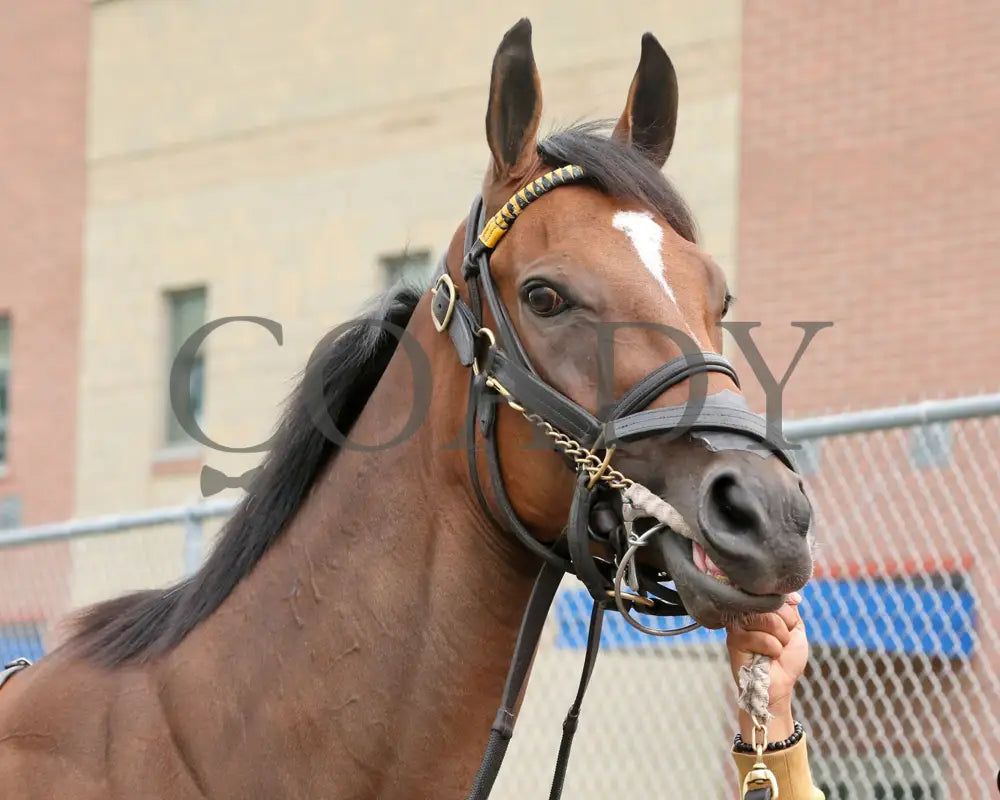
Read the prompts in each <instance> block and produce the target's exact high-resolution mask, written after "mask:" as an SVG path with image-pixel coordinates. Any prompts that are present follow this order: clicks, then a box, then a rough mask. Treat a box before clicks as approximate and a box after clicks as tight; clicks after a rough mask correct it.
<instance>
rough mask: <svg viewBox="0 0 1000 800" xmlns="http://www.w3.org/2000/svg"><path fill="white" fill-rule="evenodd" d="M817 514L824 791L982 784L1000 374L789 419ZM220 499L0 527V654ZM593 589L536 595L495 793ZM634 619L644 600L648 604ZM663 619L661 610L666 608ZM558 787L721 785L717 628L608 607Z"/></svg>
mask: <svg viewBox="0 0 1000 800" xmlns="http://www.w3.org/2000/svg"><path fill="white" fill-rule="evenodd" d="M785 431H786V435H788V437H789V438H790V439H794V440H796V441H798V442H799V443H800V444H801V449H800V450H798V452H797V455H796V457H797V459H798V461H799V463H800V465H801V468H802V470H803V472H804V474H805V476H806V480H807V485H808V488H809V491H810V495H811V497H812V499H813V504H814V507H815V510H816V514H817V538H818V540H819V550H818V554H817V556H818V567H817V572H816V576H815V578H814V580H813V581H812V582H811V583H810V585H809V586H808V587H807V588H806V590H805V591H804V592H803V594H804V597H805V599H804V602H803V606H802V613H803V616H804V617H805V619H806V623H807V626H808V630H809V636H810V642H811V658H810V665H809V669H808V671H807V673H806V677H805V679H804V680H803V681H802V683H801V686H800V689H799V691H798V695H797V703H796V707H795V712H796V716H797V717H798V718H799V719H800V720H801V721H802V722H803V723H804V725H805V726H806V729H807V731H808V735H809V738H810V745H809V747H810V761H811V764H812V768H813V775H814V779H815V781H816V782H817V784H818V785H819V786H820V787H821V788H822V789H823V790H824V791H825V792H826V796H827V798H828V799H829V800H841V799H842V798H872V799H876V798H877V799H879V800H881V798H921V799H924V800H929V799H930V798H934V799H935V800H944V798H980V797H981V798H986V797H990V796H992V795H991V792H992V791H993V788H992V787H993V785H994V780H995V775H996V770H997V767H998V766H1000V734H998V731H1000V725H997V724H996V723H997V721H998V720H1000V677H998V674H997V673H998V668H1000V631H998V628H1000V585H998V584H1000V582H998V580H997V575H998V574H1000V503H998V500H997V497H996V486H997V475H998V474H1000V395H993V396H986V397H977V398H965V399H959V400H953V401H941V402H933V403H925V404H922V405H919V406H909V407H900V408H894V409H884V410H879V411H873V412H862V413H858V414H845V415H839V416H836V417H827V418H820V419H814V420H804V421H799V422H795V423H789V424H788V425H786V429H785ZM231 507H232V504H231V503H230V502H228V501H218V502H212V503H206V504H203V505H201V506H197V507H192V508H182V509H167V510H160V511H147V512H143V513H142V514H137V515H127V516H124V515H123V516H115V517H106V518H101V519H97V520H88V521H84V522H75V523H66V524H62V525H50V526H42V527H38V528H32V529H22V530H19V531H13V532H8V533H6V534H0V580H2V581H3V584H2V585H3V586H4V589H3V591H0V656H3V657H5V658H7V657H13V656H14V655H27V656H29V657H35V658H37V657H39V656H40V655H42V654H43V653H44V652H45V650H46V649H48V648H50V647H51V646H52V645H53V644H54V643H55V642H57V641H58V638H59V634H60V628H59V627H58V625H57V624H56V622H57V620H58V619H60V618H62V617H64V615H65V614H66V612H67V611H71V610H73V609H75V608H78V607H80V606H81V605H84V604H86V603H89V602H92V601H94V600H97V599H100V598H103V597H107V596H112V595H114V594H117V593H119V592H121V591H125V590H127V589H131V588H137V587H142V586H149V585H163V584H165V583H167V582H169V581H171V580H174V579H176V578H178V577H179V576H181V575H182V574H184V573H185V572H189V571H191V570H193V569H195V568H196V566H197V564H198V562H199V560H200V558H201V556H202V554H203V551H204V549H205V543H206V542H210V540H211V538H212V536H213V533H214V531H216V530H217V529H218V526H219V525H220V524H221V521H222V519H223V518H224V516H225V515H226V514H227V513H228V512H229V510H230V509H231ZM589 606H590V604H589V600H588V597H587V595H586V592H585V591H584V590H583V589H581V588H580V587H579V584H577V583H576V582H575V581H573V580H570V579H567V580H566V582H565V585H564V587H563V590H562V591H561V593H560V595H559V596H558V598H557V602H556V604H555V607H554V608H553V610H552V613H551V614H550V618H549V620H548V624H547V628H546V632H545V636H544V639H543V643H542V646H541V649H540V652H539V654H538V656H537V658H536V660H535V666H534V669H533V673H532V678H531V682H530V684H529V687H528V691H527V696H526V698H525V701H524V706H523V709H522V712H521V717H520V720H519V722H518V730H517V735H515V737H514V740H513V743H512V746H511V750H510V755H509V757H508V759H507V763H506V764H505V766H504V770H503V771H502V773H501V776H500V779H499V781H498V784H497V788H496V791H495V795H494V796H496V797H498V798H505V799H507V798H509V799H514V798H517V799H518V800H520V798H523V797H530V798H533V797H543V796H547V791H548V784H549V782H550V780H551V769H552V766H553V764H554V762H555V757H556V751H557V747H558V740H559V735H560V733H561V723H562V716H563V714H564V713H565V710H566V708H567V707H568V705H569V703H570V701H571V699H572V695H573V693H574V692H575V690H576V682H577V679H578V675H579V669H580V666H581V664H582V657H583V648H584V645H585V641H586V628H587V621H588V618H589V613H590V607H589ZM646 621H647V623H649V624H657V621H654V620H651V619H647V620H646ZM672 624H676V623H672ZM603 640H604V641H603V648H602V653H601V655H600V658H599V659H598V663H597V668H596V670H595V673H594V676H593V679H592V682H591V690H590V693H589V694H588V697H587V701H586V704H585V707H584V713H583V719H582V721H581V729H580V733H579V735H578V736H577V740H576V744H575V746H574V753H573V759H572V762H571V766H570V770H569V777H568V780H567V786H566V793H565V796H567V797H575V798H592V797H593V798H597V797H610V796H622V795H626V794H628V795H631V794H635V793H640V796H677V797H696V798H728V797H733V796H735V794H736V792H735V770H734V768H733V766H732V764H731V760H730V757H729V754H728V744H727V743H728V741H729V740H730V737H731V736H732V735H733V733H734V732H735V730H736V718H735V703H734V699H735V695H734V691H733V686H732V678H731V676H730V674H729V665H728V661H727V659H726V657H725V650H724V647H723V644H722V643H723V641H724V637H723V635H722V634H721V632H718V631H704V630H698V631H695V632H693V633H691V634H688V635H686V636H683V637H679V638H676V639H653V638H652V637H643V636H642V635H641V634H638V633H636V632H635V631H633V630H632V629H631V628H629V627H628V626H626V625H625V624H624V623H622V621H621V620H620V619H618V618H617V616H616V615H614V614H609V615H608V619H607V621H606V623H605V630H604V635H603Z"/></svg>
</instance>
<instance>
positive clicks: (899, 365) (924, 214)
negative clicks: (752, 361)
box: [737, 0, 1000, 416]
mask: <svg viewBox="0 0 1000 800" xmlns="http://www.w3.org/2000/svg"><path fill="white" fill-rule="evenodd" d="M998 37H1000V16H998V15H997V14H996V8H995V7H993V6H992V5H991V4H989V3H981V2H974V1H971V0H966V2H951V0H934V1H933V2H922V3H916V4H906V5H904V4H898V3H871V2H861V1H860V0H857V1H847V2H840V3H828V4H820V5H816V4H814V3H807V2H803V1H802V0H799V1H798V2H785V3H780V4H774V3H748V4H746V9H745V19H744V40H743V95H742V143H741V162H740V170H741V184H740V219H739V244H738V254H739V264H740V276H739V278H740V280H739V286H738V289H739V291H738V293H737V294H738V296H739V302H738V304H737V314H738V316H740V317H742V318H744V319H754V320H760V321H761V322H762V323H763V327H762V329H760V330H758V331H757V332H756V334H757V339H758V341H760V342H761V346H762V349H763V350H764V353H765V356H767V357H768V358H769V363H772V364H773V365H774V367H775V368H779V367H780V368H782V369H783V368H784V366H785V365H786V364H788V362H789V359H790V357H791V354H792V353H793V352H794V348H795V346H796V345H797V344H798V341H799V337H800V335H801V333H800V332H799V331H796V330H794V329H791V328H789V327H788V325H789V323H790V322H791V321H794V320H830V321H833V323H834V327H833V328H832V329H831V330H825V331H822V332H821V333H820V334H819V335H818V336H817V339H816V341H815V342H814V344H813V346H812V348H811V351H810V352H808V353H807V355H806V356H805V358H804V359H803V362H802V364H801V366H800V368H799V369H798V371H797V372H796V373H795V375H794V377H793V378H792V380H791V381H790V383H789V385H788V390H787V393H786V398H787V405H786V410H787V411H790V412H791V413H792V414H794V415H795V416H804V415H807V414H809V413H812V412H822V411H825V410H834V409H836V410H841V409H845V408H862V407H867V406H872V405H879V404H891V403H896V402H902V401H913V400H918V399H922V398H926V397H943V396H953V395H959V394H963V393H969V392H976V391H985V390H989V389H992V390H996V389H997V388H998V383H997V382H998V373H997V370H996V368H995V367H992V366H991V365H995V364H996V362H997V360H998V358H1000V314H997V302H998V300H1000V269H997V252H998V244H1000V228H998V226H997V219H998V218H1000V172H998V170H997V169H996V165H997V164H998V163H1000V137H998V136H997V130H1000V49H998V48H997V47H996V42H997V40H998ZM756 397H757V400H758V402H759V399H760V395H759V393H757V394H756Z"/></svg>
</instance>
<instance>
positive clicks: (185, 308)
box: [167, 287, 205, 445]
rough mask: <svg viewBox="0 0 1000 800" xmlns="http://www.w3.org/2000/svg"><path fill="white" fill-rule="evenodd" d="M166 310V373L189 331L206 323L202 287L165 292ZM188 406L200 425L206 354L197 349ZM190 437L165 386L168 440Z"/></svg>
mask: <svg viewBox="0 0 1000 800" xmlns="http://www.w3.org/2000/svg"><path fill="white" fill-rule="evenodd" d="M167 310H168V314H169V317H170V338H169V343H168V347H169V349H168V350H167V376H168V378H169V375H170V370H171V369H172V368H173V365H174V360H175V359H176V358H177V353H178V352H179V351H180V349H181V345H183V344H184V342H186V341H187V340H188V339H189V338H190V337H191V335H192V334H193V333H194V332H195V331H197V330H198V329H199V328H200V327H201V326H202V325H204V324H205V289H204V287H198V288H196V289H185V290H183V291H178V292H167ZM189 390H190V392H191V409H192V410H193V411H194V418H195V420H196V421H197V422H198V425H199V426H200V425H201V424H202V413H203V411H204V404H205V356H204V354H203V353H202V351H201V350H200V349H199V351H198V353H197V354H196V355H195V357H194V361H193V363H192V364H191V384H190V386H189ZM190 441H191V437H189V436H188V434H187V432H186V431H185V430H184V429H183V428H182V427H181V424H180V422H178V420H177V414H176V413H175V412H174V407H173V405H172V404H171V402H170V389H169V386H168V388H167V444H168V445H175V444H184V443H186V442H190Z"/></svg>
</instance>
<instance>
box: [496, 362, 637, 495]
mask: <svg viewBox="0 0 1000 800" xmlns="http://www.w3.org/2000/svg"><path fill="white" fill-rule="evenodd" d="M486 385H487V386H489V387H490V388H492V389H495V390H496V391H497V393H498V394H499V395H500V396H501V397H503V399H504V400H505V401H506V402H507V405H508V406H510V407H511V408H512V409H514V410H515V411H517V412H518V413H519V414H520V415H521V416H522V417H524V418H525V419H526V420H528V422H530V423H532V424H533V425H537V426H538V427H539V428H541V429H542V431H543V432H544V433H545V435H546V436H548V437H549V438H550V439H551V440H552V443H553V444H554V445H555V446H556V447H557V448H558V449H560V450H562V451H563V453H565V454H566V455H567V456H569V457H570V458H571V459H573V463H574V464H576V468H577V471H582V472H586V473H587V475H588V476H589V477H591V478H594V477H595V476H596V477H597V480H599V481H602V482H604V483H606V484H608V486H610V487H611V488H612V489H627V488H628V487H629V486H631V485H632V483H633V481H632V480H631V479H630V478H626V477H625V476H624V475H622V473H620V472H619V471H618V470H616V469H614V468H613V467H611V466H610V465H607V464H605V463H604V462H603V461H602V460H601V459H600V458H598V457H597V456H596V455H594V454H593V453H592V452H591V451H590V450H587V449H586V448H585V447H584V446H583V445H581V444H580V443H579V442H578V441H576V439H573V438H571V437H569V436H567V435H566V434H565V433H563V432H562V431H559V430H556V429H555V428H554V427H552V425H551V423H549V422H547V421H546V420H544V419H542V418H541V417H540V416H538V414H533V413H530V412H529V411H528V410H527V409H525V407H524V406H522V405H521V404H520V403H518V402H517V401H516V400H515V399H514V396H513V395H512V394H511V393H510V392H509V391H508V390H507V388H506V387H505V386H504V385H503V384H502V383H500V381H498V380H497V379H496V378H494V377H493V376H492V375H490V376H489V377H488V378H487V379H486Z"/></svg>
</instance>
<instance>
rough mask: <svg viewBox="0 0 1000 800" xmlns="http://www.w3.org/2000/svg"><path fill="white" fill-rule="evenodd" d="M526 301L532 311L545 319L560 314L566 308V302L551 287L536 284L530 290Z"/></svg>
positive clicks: (526, 295)
mask: <svg viewBox="0 0 1000 800" xmlns="http://www.w3.org/2000/svg"><path fill="white" fill-rule="evenodd" d="M525 299H526V300H527V301H528V305H529V306H531V310H532V311H534V312H535V313H536V314H538V315H540V316H543V317H550V316H552V315H553V314H558V313H559V312H560V311H562V310H563V309H564V308H565V307H566V300H565V299H563V297H562V295H560V294H559V292H557V291H556V290H555V289H553V288H552V287H551V286H546V285H545V284H536V285H534V286H532V287H531V288H529V289H528V291H527V293H526V294H525Z"/></svg>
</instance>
